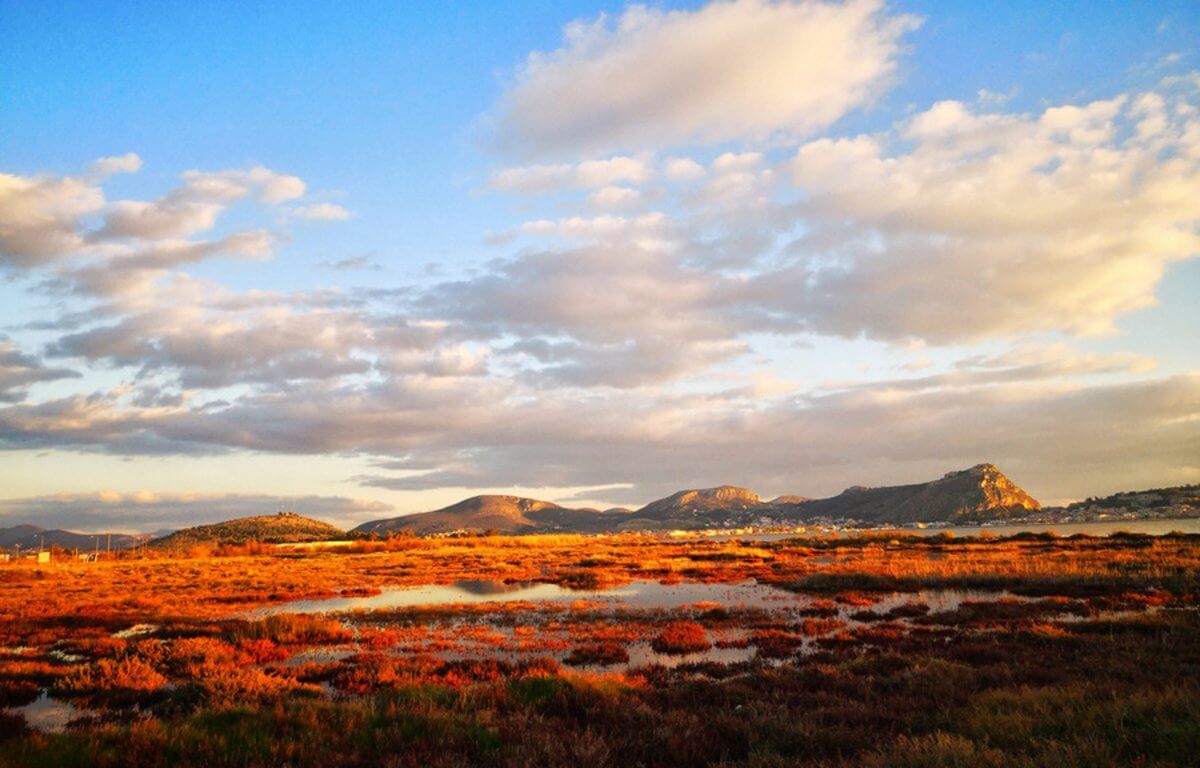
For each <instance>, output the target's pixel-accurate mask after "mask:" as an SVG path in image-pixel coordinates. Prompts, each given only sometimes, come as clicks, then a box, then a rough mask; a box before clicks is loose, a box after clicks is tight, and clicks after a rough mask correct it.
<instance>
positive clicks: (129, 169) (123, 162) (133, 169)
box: [88, 152, 142, 177]
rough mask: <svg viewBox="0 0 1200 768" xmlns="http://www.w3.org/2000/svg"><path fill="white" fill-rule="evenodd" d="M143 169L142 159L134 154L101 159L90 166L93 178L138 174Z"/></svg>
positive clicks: (129, 153)
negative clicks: (119, 174)
mask: <svg viewBox="0 0 1200 768" xmlns="http://www.w3.org/2000/svg"><path fill="white" fill-rule="evenodd" d="M141 169H142V158H140V157H138V156H137V154H136V153H134V152H127V153H125V154H123V155H116V156H114V157H101V158H100V159H98V160H96V161H95V162H93V163H92V164H91V165H89V166H88V171H89V172H90V173H91V174H92V175H93V176H101V177H103V176H112V175H114V174H118V173H137V172H138V171H140V170H141Z"/></svg>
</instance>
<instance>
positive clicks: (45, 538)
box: [0, 525, 146, 551]
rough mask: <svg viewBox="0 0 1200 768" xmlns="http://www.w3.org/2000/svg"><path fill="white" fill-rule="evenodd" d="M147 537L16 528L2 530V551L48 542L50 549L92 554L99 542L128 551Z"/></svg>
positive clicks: (27, 547)
mask: <svg viewBox="0 0 1200 768" xmlns="http://www.w3.org/2000/svg"><path fill="white" fill-rule="evenodd" d="M110 537H111V539H110ZM145 538H146V537H144V536H134V535H130V534H127V533H112V534H110V533H75V532H74V531H64V530H61V529H59V528H41V527H39V526H36V525H14V526H12V527H11V528H0V549H8V550H11V549H15V548H16V547H18V546H19V547H20V548H21V549H23V550H30V549H37V548H38V546H40V545H41V544H42V542H45V546H46V547H62V548H63V549H80V550H87V551H91V550H93V549H95V548H96V546H97V544H96V542H97V541H99V547H100V549H104V548H105V547H111V548H112V549H126V548H127V547H132V546H135V545H137V544H139V543H141V542H142V541H143V540H145Z"/></svg>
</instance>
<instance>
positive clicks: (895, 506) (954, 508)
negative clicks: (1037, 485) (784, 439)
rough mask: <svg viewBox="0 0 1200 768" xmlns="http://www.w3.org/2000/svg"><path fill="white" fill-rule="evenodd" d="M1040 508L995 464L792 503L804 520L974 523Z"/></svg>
mask: <svg viewBox="0 0 1200 768" xmlns="http://www.w3.org/2000/svg"><path fill="white" fill-rule="evenodd" d="M1039 509H1041V504H1039V503H1038V501H1037V500H1036V499H1034V498H1033V497H1032V496H1030V495H1029V494H1027V493H1026V492H1025V491H1023V490H1021V488H1020V487H1018V486H1017V485H1016V484H1015V483H1013V482H1012V481H1011V480H1009V479H1008V478H1007V477H1005V476H1004V473H1003V472H1001V471H1000V470H998V469H996V467H994V466H992V465H991V464H977V465H975V466H973V467H971V468H970V469H964V470H960V471H958V472H949V473H947V474H946V475H944V476H943V477H942V478H941V479H938V480H933V481H931V482H928V483H914V484H912V485H892V486H884V487H880V488H866V487H863V486H854V487H851V488H847V489H846V490H844V491H842V493H840V494H839V495H837V496H834V497H832V498H828V499H817V500H815V501H807V502H803V503H801V504H798V505H794V507H793V510H794V513H795V514H796V515H798V516H799V517H802V518H806V519H812V518H818V517H820V518H829V519H853V520H858V521H860V522H869V523H895V524H899V523H915V522H955V523H973V522H984V521H988V520H1004V519H1008V518H1014V517H1023V516H1025V515H1027V514H1029V513H1030V512H1034V511H1037V510H1039Z"/></svg>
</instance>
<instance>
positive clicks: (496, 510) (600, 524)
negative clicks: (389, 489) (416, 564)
mask: <svg viewBox="0 0 1200 768" xmlns="http://www.w3.org/2000/svg"><path fill="white" fill-rule="evenodd" d="M613 517H614V514H610V513H607V512H599V511H597V510H594V509H570V508H568V507H560V506H559V505H557V504H554V503H552V502H549V501H539V500H538V499H527V498H522V497H520V496H472V497H471V498H469V499H463V500H462V501H460V502H457V503H455V504H451V505H450V506H448V507H443V508H441V509H436V510H433V511H432V512H421V513H418V514H415V515H404V516H402V517H391V518H386V519H383V520H372V521H371V522H369V523H363V524H362V525H360V526H358V527H357V528H355V529H354V531H355V532H357V533H378V534H384V533H388V532H389V531H411V532H412V533H416V534H418V535H425V534H430V533H449V532H452V531H472V532H483V531H495V532H496V533H533V532H552V531H572V532H598V531H602V530H605V529H607V527H608V522H609V520H611V519H612V518H613Z"/></svg>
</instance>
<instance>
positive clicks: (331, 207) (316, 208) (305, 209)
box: [289, 203, 352, 221]
mask: <svg viewBox="0 0 1200 768" xmlns="http://www.w3.org/2000/svg"><path fill="white" fill-rule="evenodd" d="M289 214H290V215H292V216H297V217H299V218H301V219H311V220H313V221H343V220H345V219H348V218H350V216H351V215H352V214H351V213H350V211H348V210H346V209H345V208H343V207H342V206H340V205H336V204H334V203H314V204H312V205H302V206H300V207H298V208H293V209H291V210H290V211H289Z"/></svg>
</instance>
